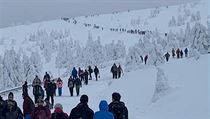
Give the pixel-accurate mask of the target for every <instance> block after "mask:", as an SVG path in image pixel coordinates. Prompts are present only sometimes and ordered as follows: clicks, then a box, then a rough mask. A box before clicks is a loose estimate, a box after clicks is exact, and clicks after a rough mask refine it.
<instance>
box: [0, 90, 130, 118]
mask: <svg viewBox="0 0 210 119" xmlns="http://www.w3.org/2000/svg"><path fill="white" fill-rule="evenodd" d="M22 96H23V100H24V101H23V108H22V110H21V109H20V108H19V107H18V105H17V102H16V101H15V100H14V94H13V93H12V92H10V93H9V94H8V99H7V100H3V98H2V97H1V96H0V119H128V109H127V107H126V106H125V103H124V102H122V101H121V100H120V99H121V95H120V94H119V93H117V92H114V93H112V102H111V103H110V104H108V103H107V101H106V100H101V101H100V103H99V111H96V112H95V113H94V111H93V110H92V109H91V108H90V107H89V106H88V100H89V98H88V96H87V95H85V94H84V95H82V96H81V97H80V102H79V103H78V104H77V106H76V107H74V108H73V109H72V110H71V111H70V114H69V115H68V114H67V113H66V112H64V111H63V106H62V104H61V103H56V104H55V105H54V110H52V112H51V110H50V109H51V108H50V107H49V105H48V102H46V101H45V100H43V98H42V97H41V96H40V97H39V98H38V99H37V102H33V100H32V99H31V98H30V96H29V95H28V93H26V92H23V94H22Z"/></svg>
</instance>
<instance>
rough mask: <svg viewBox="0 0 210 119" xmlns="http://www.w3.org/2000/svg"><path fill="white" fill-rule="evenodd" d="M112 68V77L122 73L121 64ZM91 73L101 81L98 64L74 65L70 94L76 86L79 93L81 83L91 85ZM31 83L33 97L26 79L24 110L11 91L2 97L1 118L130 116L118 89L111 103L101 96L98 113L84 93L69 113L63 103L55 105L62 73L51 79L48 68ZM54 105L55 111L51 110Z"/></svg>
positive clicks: (107, 118)
mask: <svg viewBox="0 0 210 119" xmlns="http://www.w3.org/2000/svg"><path fill="white" fill-rule="evenodd" d="M111 72H112V74H113V78H114V79H117V78H120V77H121V73H123V70H122V68H121V66H120V65H119V66H118V67H117V66H116V64H114V65H113V66H112V68H111ZM92 73H94V76H95V77H94V78H95V80H96V81H98V78H100V75H99V69H98V67H97V66H95V68H94V69H92V68H91V66H88V68H87V69H85V70H83V69H82V68H80V67H79V68H78V70H77V69H76V68H75V67H74V68H73V69H72V71H71V75H70V77H69V78H68V84H67V86H68V88H69V92H70V96H74V94H73V93H74V90H76V96H79V95H80V88H81V87H82V84H84V85H88V81H89V80H92V79H93V77H92ZM42 85H43V88H42ZM32 87H33V95H34V100H32V99H31V97H30V96H29V94H28V83H27V81H25V83H24V84H23V85H22V97H23V108H22V110H21V109H20V108H19V107H18V105H17V102H16V101H15V100H14V94H13V93H12V92H10V93H9V94H8V99H7V100H3V99H2V97H0V119H102V118H105V119H128V110H127V107H126V106H125V104H124V103H123V102H121V101H120V98H121V96H120V94H119V93H116V92H115V93H113V94H112V102H111V103H110V104H109V105H108V103H107V101H106V100H101V102H100V104H99V111H97V112H95V113H94V111H93V110H92V109H90V108H89V106H88V96H87V95H82V96H81V97H80V103H79V104H78V105H77V106H76V107H75V108H73V109H72V110H71V112H70V114H69V115H68V114H67V113H65V112H64V111H63V107H62V104H61V103H56V104H55V105H54V96H56V90H57V94H58V96H62V87H63V81H62V79H61V78H60V77H58V78H57V79H51V76H50V75H49V74H48V72H45V75H44V78H43V80H42V81H41V79H40V78H39V77H38V75H36V76H35V78H34V80H33V82H32ZM53 107H54V111H53V112H52V113H51V110H52V109H53Z"/></svg>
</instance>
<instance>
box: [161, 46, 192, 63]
mask: <svg viewBox="0 0 210 119" xmlns="http://www.w3.org/2000/svg"><path fill="white" fill-rule="evenodd" d="M171 54H172V57H173V58H174V57H175V56H176V57H177V58H178V59H179V58H183V55H184V54H185V57H188V49H187V48H185V49H184V53H183V51H182V50H180V49H179V48H177V49H176V51H175V49H174V48H172V51H171ZM164 57H165V58H166V61H167V62H168V61H169V57H170V54H169V53H168V52H167V53H166V54H165V55H164Z"/></svg>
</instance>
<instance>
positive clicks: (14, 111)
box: [3, 92, 23, 119]
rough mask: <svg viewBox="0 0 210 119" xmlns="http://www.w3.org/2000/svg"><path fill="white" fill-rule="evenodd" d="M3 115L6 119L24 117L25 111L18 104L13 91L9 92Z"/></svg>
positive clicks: (21, 118)
mask: <svg viewBox="0 0 210 119" xmlns="http://www.w3.org/2000/svg"><path fill="white" fill-rule="evenodd" d="M3 115H4V118H5V119H23V113H22V111H21V109H20V108H19V107H18V106H17V102H16V101H15V100H14V94H13V93H12V92H10V93H9V95H8V99H7V100H6V108H5V110H4V111H3Z"/></svg>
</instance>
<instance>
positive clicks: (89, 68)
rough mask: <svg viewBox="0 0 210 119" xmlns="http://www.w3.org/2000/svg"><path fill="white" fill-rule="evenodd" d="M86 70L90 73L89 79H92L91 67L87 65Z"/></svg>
mask: <svg viewBox="0 0 210 119" xmlns="http://www.w3.org/2000/svg"><path fill="white" fill-rule="evenodd" d="M88 72H89V75H90V78H89V80H92V73H93V69H92V68H91V66H88Z"/></svg>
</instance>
